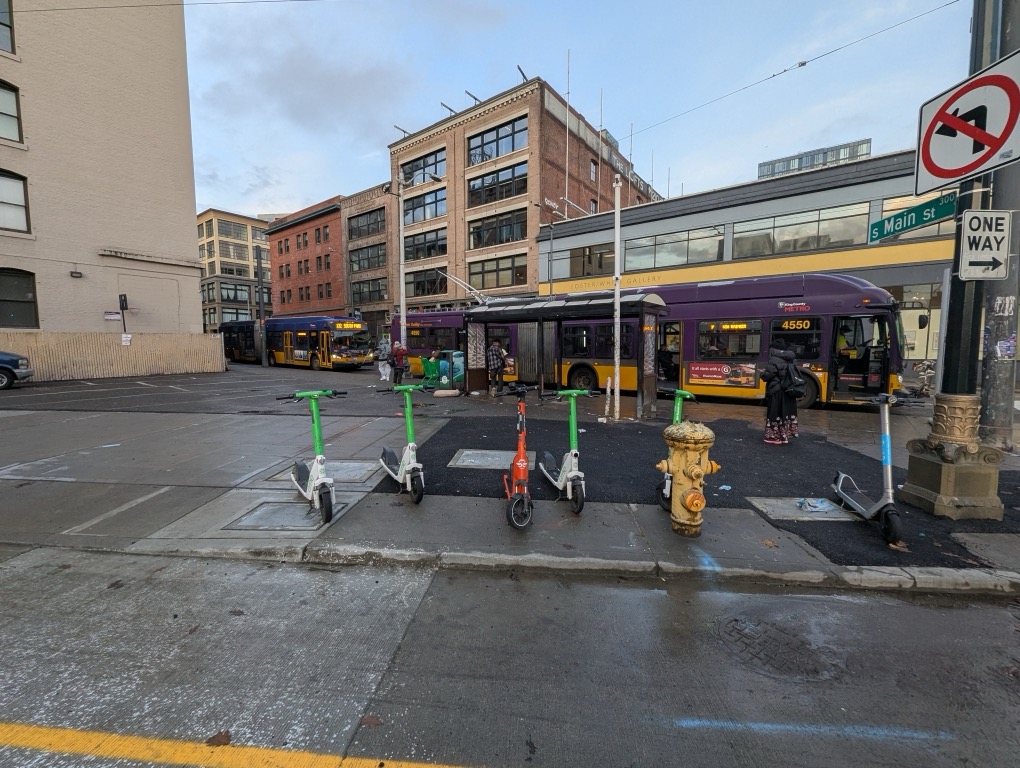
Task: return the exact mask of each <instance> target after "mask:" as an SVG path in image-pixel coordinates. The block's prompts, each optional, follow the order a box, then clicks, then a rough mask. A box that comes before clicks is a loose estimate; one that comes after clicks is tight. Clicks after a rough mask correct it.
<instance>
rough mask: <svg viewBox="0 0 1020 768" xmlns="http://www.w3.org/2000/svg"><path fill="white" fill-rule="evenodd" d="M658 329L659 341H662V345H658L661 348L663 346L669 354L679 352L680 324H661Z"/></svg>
mask: <svg viewBox="0 0 1020 768" xmlns="http://www.w3.org/2000/svg"><path fill="white" fill-rule="evenodd" d="M659 328H660V329H661V341H662V343H661V344H659V346H660V347H661V346H662V344H665V345H666V348H667V349H669V351H670V352H679V351H680V323H662V324H661V325H659Z"/></svg>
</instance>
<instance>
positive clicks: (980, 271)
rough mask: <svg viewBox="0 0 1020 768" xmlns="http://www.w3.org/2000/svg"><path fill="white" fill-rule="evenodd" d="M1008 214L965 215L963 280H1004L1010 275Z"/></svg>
mask: <svg viewBox="0 0 1020 768" xmlns="http://www.w3.org/2000/svg"><path fill="white" fill-rule="evenodd" d="M1011 224H1012V214H1011V213H1010V212H1009V211H964V212H963V222H962V226H963V232H961V233H960V279H961V280H1004V279H1005V278H1006V276H1007V274H1008V273H1009V233H1010V226H1011Z"/></svg>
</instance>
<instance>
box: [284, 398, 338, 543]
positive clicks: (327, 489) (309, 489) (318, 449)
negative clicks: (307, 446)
mask: <svg viewBox="0 0 1020 768" xmlns="http://www.w3.org/2000/svg"><path fill="white" fill-rule="evenodd" d="M346 394H347V393H346V392H337V391H334V390H332V389H314V390H306V391H303V392H295V393H293V394H291V395H282V396H281V397H277V398H276V399H277V400H292V401H293V402H295V403H297V402H299V401H301V400H307V401H308V410H309V412H310V413H311V414H312V449H313V450H314V451H315V458H314V459H312V460H311V462H305V461H302V460H301V459H297V460H296V461H295V462H294V466H293V467H292V468H291V471H290V479H291V482H292V483H294V485H295V487H296V488H297V490H298V493H300V494H301V495H302V496H304V497H305V499H307V500H308V501H310V502H311V503H312V506H311V509H309V510H308V511H309V513H310V512H312V511H314V510H318V512H319V515H320V516H321V518H322V524H323V525H326V524H327V523H329V522H330V521H332V519H333V501H334V497H333V478H332V477H328V476H327V475H326V457H325V456H324V455H323V447H322V422H321V420H320V418H319V398H320V397H328V398H330V399H331V400H332V399H334V398H337V397H343V396H344V395H346Z"/></svg>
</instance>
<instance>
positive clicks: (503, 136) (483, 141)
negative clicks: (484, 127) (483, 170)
mask: <svg viewBox="0 0 1020 768" xmlns="http://www.w3.org/2000/svg"><path fill="white" fill-rule="evenodd" d="M526 146H528V116H527V115H524V116H522V117H518V118H517V119H516V120H511V121H510V122H507V123H503V125H499V126H496V127H495V128H492V129H490V130H488V131H485V132H484V133H479V134H476V135H474V136H470V137H468V165H478V163H484V162H485V161H486V160H492V159H493V158H494V157H502V156H503V155H508V154H510V153H511V152H515V151H517V150H518V149H524V148H525V147H526Z"/></svg>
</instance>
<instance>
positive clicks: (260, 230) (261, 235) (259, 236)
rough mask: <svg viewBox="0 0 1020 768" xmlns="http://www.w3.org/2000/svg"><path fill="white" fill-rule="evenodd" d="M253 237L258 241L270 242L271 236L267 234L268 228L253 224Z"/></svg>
mask: <svg viewBox="0 0 1020 768" xmlns="http://www.w3.org/2000/svg"><path fill="white" fill-rule="evenodd" d="M251 239H252V240H254V241H255V242H258V243H266V242H269V236H268V235H267V234H266V230H265V228H264V227H256V226H252V228H251Z"/></svg>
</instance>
